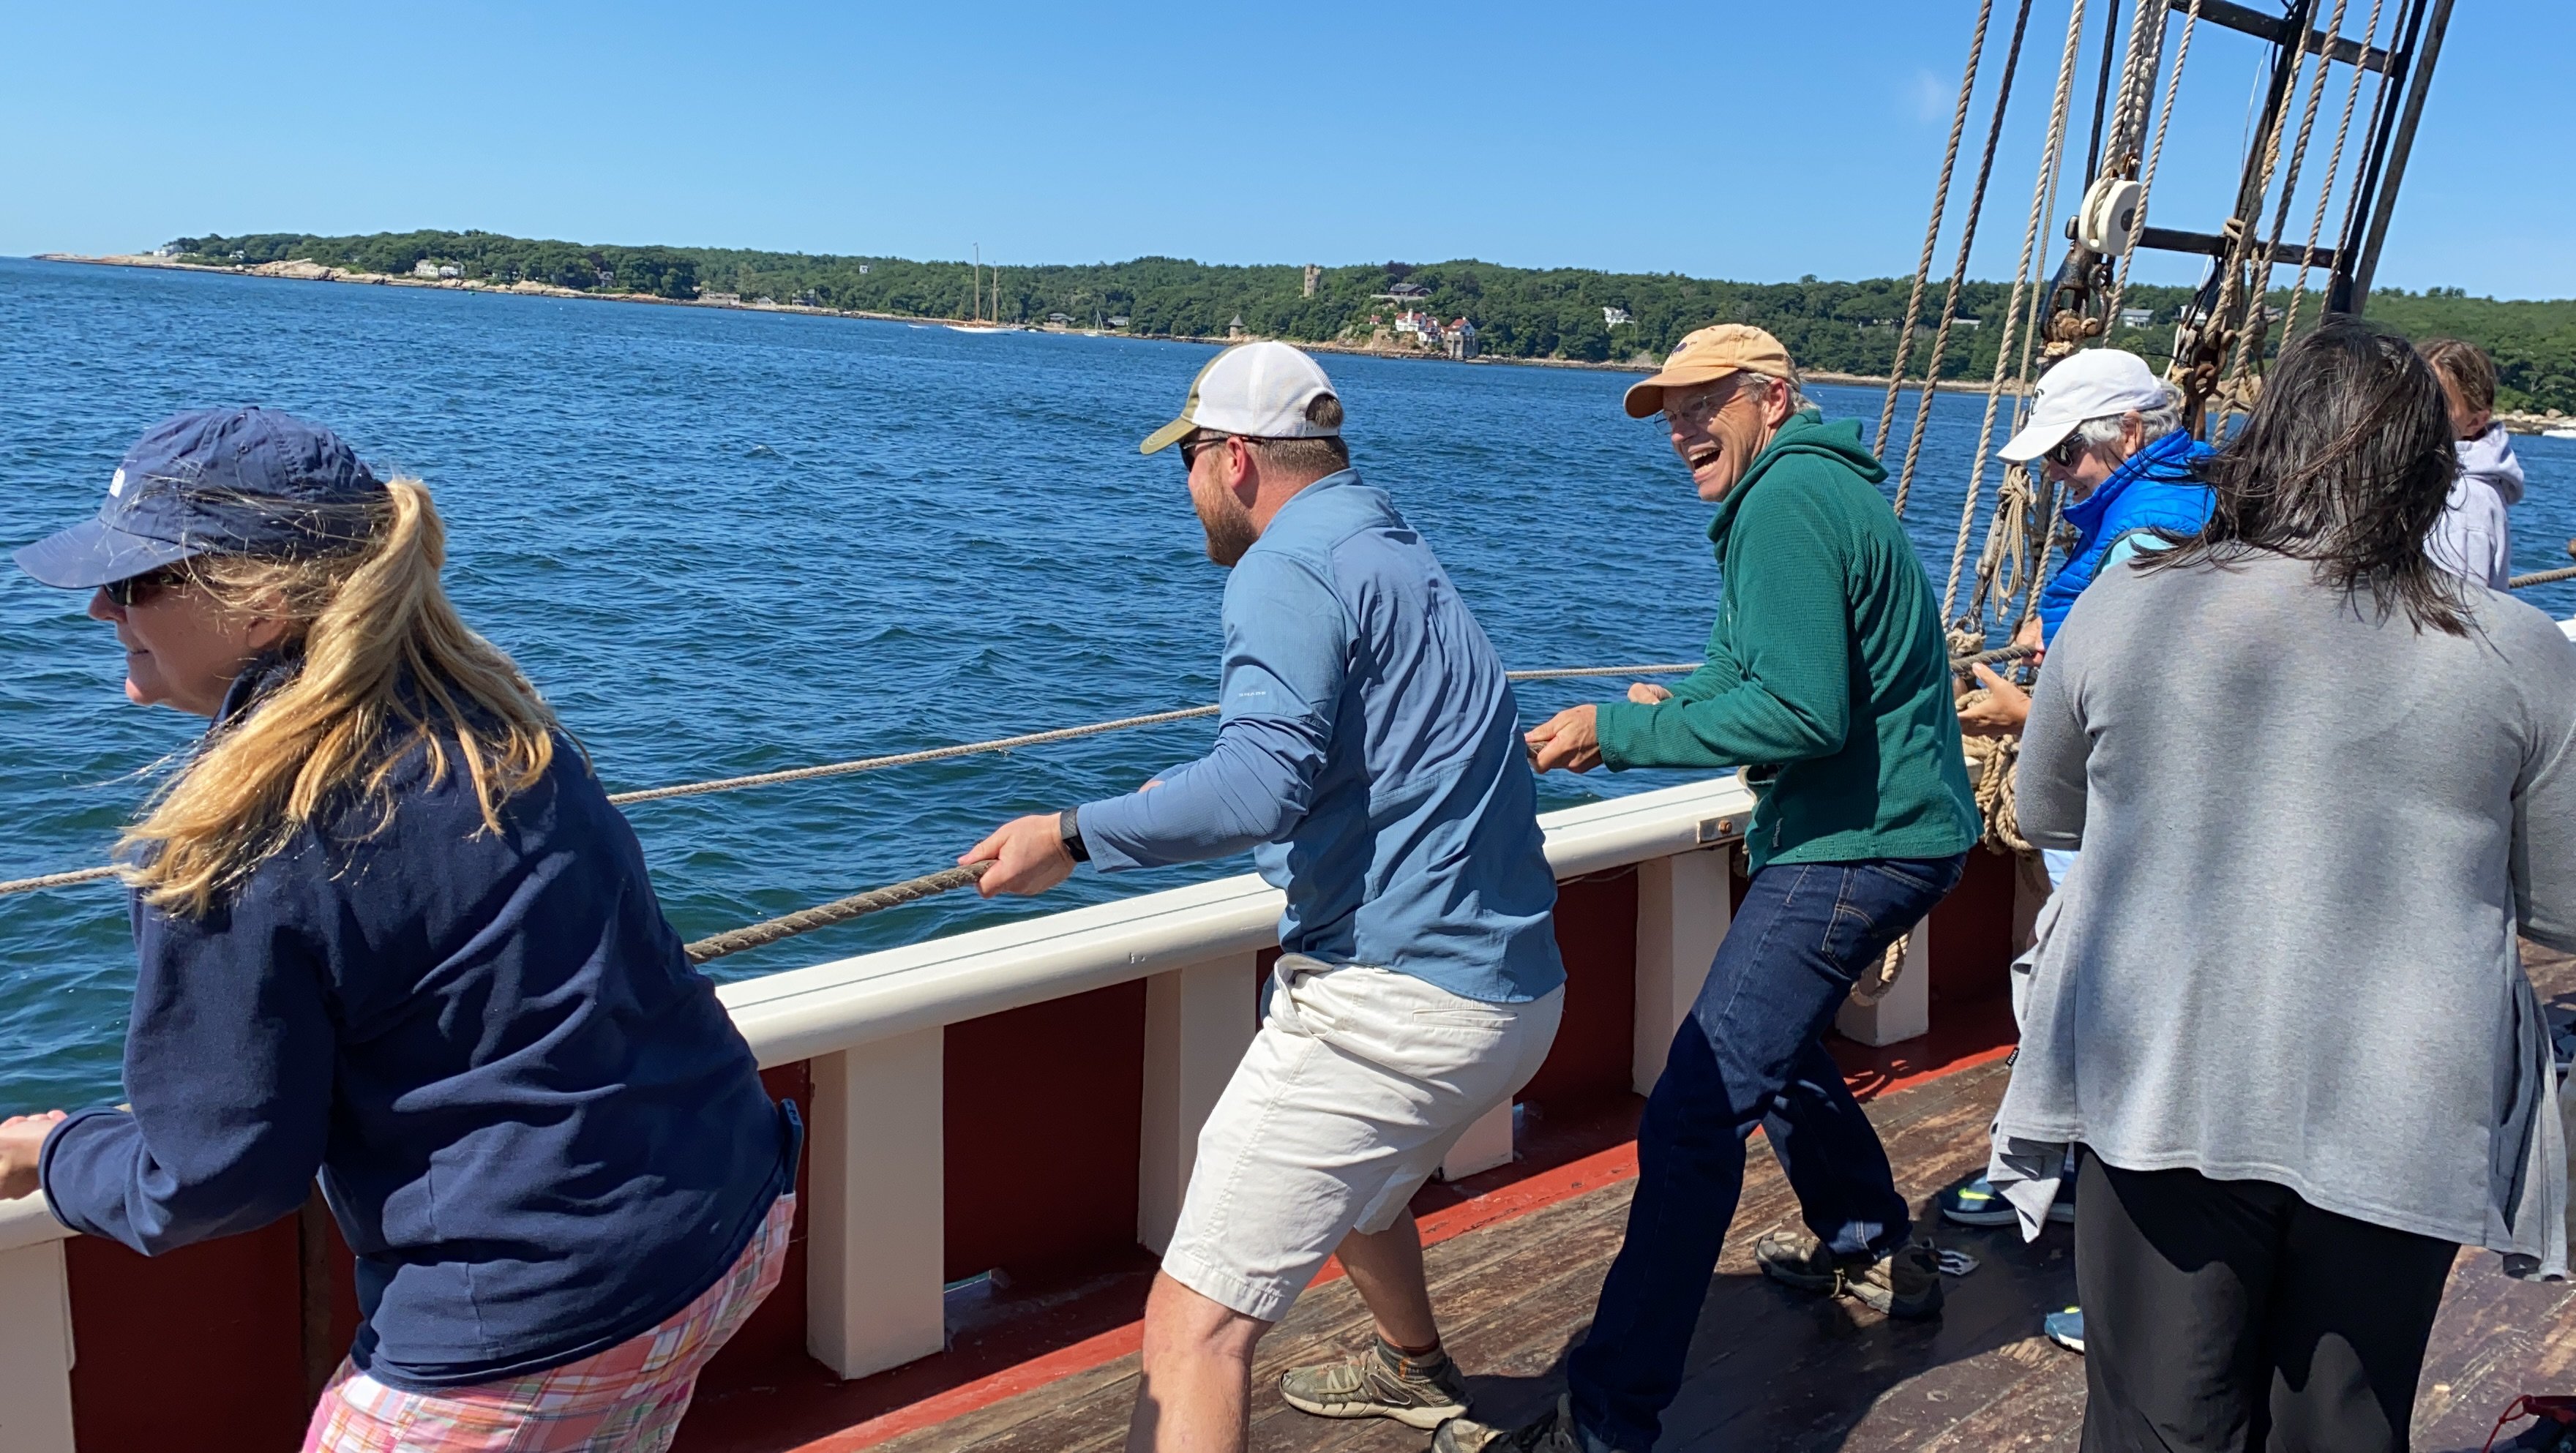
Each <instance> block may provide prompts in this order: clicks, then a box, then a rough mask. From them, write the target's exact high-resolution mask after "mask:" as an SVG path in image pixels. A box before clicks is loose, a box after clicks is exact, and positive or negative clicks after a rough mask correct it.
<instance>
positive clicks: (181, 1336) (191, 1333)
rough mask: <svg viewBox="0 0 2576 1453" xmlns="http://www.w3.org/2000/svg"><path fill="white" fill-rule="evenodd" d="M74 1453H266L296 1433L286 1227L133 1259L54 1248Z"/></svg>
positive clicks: (84, 1244) (105, 1244)
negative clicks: (181, 1452) (62, 1295)
mask: <svg viewBox="0 0 2576 1453" xmlns="http://www.w3.org/2000/svg"><path fill="white" fill-rule="evenodd" d="M63 1258H64V1263H65V1270H66V1273H67V1275H68V1277H69V1279H70V1282H71V1303H72V1346H73V1348H74V1352H75V1356H76V1358H77V1360H76V1361H75V1362H74V1363H73V1365H72V1426H73V1432H74V1435H75V1436H76V1438H77V1439H78V1441H79V1444H80V1447H81V1448H82V1450H83V1453H146V1450H158V1449H187V1450H189V1453H235V1450H239V1453H279V1450H281V1449H289V1448H293V1447H295V1446H296V1444H297V1442H298V1441H299V1440H300V1439H301V1438H302V1437H303V1435H304V1421H305V1415H306V1413H307V1411H308V1409H309V1404H308V1403H307V1402H306V1400H305V1396H304V1353H303V1338H302V1335H301V1334H302V1319H303V1299H302V1295H301V1292H300V1281H301V1279H300V1276H299V1264H300V1262H301V1260H302V1256H301V1252H300V1250H299V1248H298V1237H297V1232H296V1218H295V1217H293V1216H289V1217H287V1218H285V1219H284V1220H281V1221H277V1222H273V1223H271V1224H270V1225H268V1226H264V1227H262V1228H261V1229H259V1230H257V1231H252V1232H249V1233H247V1234H244V1235H240V1236H227V1237H225V1238H223V1239H222V1240H220V1241H208V1242H204V1243H201V1244H199V1245H196V1246H190V1247H185V1248H182V1249H180V1250H178V1251H173V1252H170V1253H168V1254H167V1255H164V1256H157V1257H152V1258H149V1259H146V1258H144V1257H142V1256H138V1255H136V1254H135V1253H134V1252H131V1251H128V1250H126V1249H125V1248H124V1247H122V1246H119V1245H117V1244H116V1243H115V1242H113V1241H107V1240H103V1239H101V1238H99V1237H95V1236H75V1237H73V1238H71V1239H70V1240H69V1241H67V1242H65V1243H63Z"/></svg>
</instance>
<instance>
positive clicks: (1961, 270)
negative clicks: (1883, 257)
mask: <svg viewBox="0 0 2576 1453" xmlns="http://www.w3.org/2000/svg"><path fill="white" fill-rule="evenodd" d="M2030 6H2031V0H2021V8H2020V10H2019V11H2018V12H2017V13H2016V14H2015V15H2014V17H2013V34H2012V45H2011V47H2010V48H2009V49H2007V50H2006V51H2005V52H2004V69H2003V78H2002V80H2001V81H2000V82H1999V83H1998V84H1997V86H1996V88H1995V111H1994V117H1993V119H1992V120H1991V121H1989V122H1988V123H1987V125H1986V146H1985V151H1984V153H1983V154H1982V155H1981V156H1980V157H1979V158H1978V160H1977V184H1976V186H1975V187H1973V188H1972V189H1970V191H1969V194H1968V216H1967V220H1966V222H1965V223H1964V224H1963V226H1962V227H1961V229H1960V232H1959V257H1958V261H1957V262H1955V263H1953V264H1952V265H1951V268H1950V284H1949V287H1948V288H1947V290H1946V291H1944V292H1943V294H1942V297H1941V324H1940V326H1939V327H1938V328H1937V329H1935V330H1934V332H1933V334H1932V357H1931V360H1930V361H1929V362H1928V363H1926V364H1925V365H1924V369H1923V387H1922V390H1921V391H1920V392H1919V393H1918V394H1917V395H1916V397H1915V400H1914V425H1913V427H1912V429H1911V430H1909V431H1908V432H1907V434H1906V436H1905V464H1904V467H1903V468H1901V469H1900V470H1898V471H1897V475H1896V517H1897V518H1898V519H1900V520H1901V519H1903V518H1905V502H1906V499H1907V498H1908V497H1909V496H1910V495H1911V494H1912V493H1913V492H1914V471H1915V466H1916V465H1917V464H1918V463H1920V462H1921V460H1922V458H1923V435H1924V429H1925V425H1926V424H1927V423H1928V422H1929V421H1930V419H1931V417H1932V398H1933V395H1935V394H1937V393H1939V392H1940V381H1941V363H1942V360H1944V359H1945V358H1947V357H1948V356H1949V352H1950V329H1951V325H1952V324H1954V323H1955V322H1957V321H1958V317H1959V300H1960V295H1961V294H1963V293H1964V292H1966V291H1967V285H1968V253H1969V250H1970V249H1972V248H1974V247H1975V246H1976V244H1977V223H1978V220H1979V219H1980V218H1982V217H1983V216H1984V215H1985V210H1986V190H1987V187H1988V184H1989V183H1990V181H1991V180H1992V178H1993V177H1994V174H1995V151H1996V148H1997V147H1998V146H1999V145H2000V143H2001V142H2002V140H2003V132H2004V111H2005V108H2006V107H2007V106H2008V105H2010V104H2011V101H2012V89H2013V76H2014V73H2015V72H2016V71H2018V70H2019V68H2020V66H2021V43H2022V37H2023V36H2024V35H2025V34H2026V33H2027V32H2028V30H2029V28H2030ZM1980 18H1981V19H1982V17H1980ZM1977 39H1978V42H1979V44H1983V42H1984V39H1985V32H1984V29H1983V27H1982V25H1981V26H1980V27H1979V30H1978V34H1977ZM1968 60H1969V65H1970V67H1971V75H1972V76H1973V74H1974V67H1975V65H1976V54H1975V52H1974V51H1971V52H1970V54H1969V58H1968ZM1945 185H1946V183H1945ZM1932 221H1933V225H1934V226H1935V227H1938V226H1939V225H1940V221H1941V214H1940V211H1939V209H1938V208H1935V209H1934V211H1933V214H1932ZM1905 359H1906V355H1905V353H1904V352H1903V351H1900V352H1899V353H1898V354H1897V367H1896V368H1894V369H1892V370H1890V373H1891V377H1890V378H1889V380H1888V390H1887V403H1886V405H1885V406H1884V408H1883V409H1882V411H1881V413H1880V415H1879V423H1878V435H1879V446H1878V447H1879V450H1880V452H1881V453H1882V454H1883V453H1884V452H1885V451H1886V447H1887V444H1886V440H1887V428H1888V423H1889V421H1890V418H1891V416H1892V415H1893V412H1894V410H1895V407H1896V391H1897V386H1898V382H1899V381H1900V380H1901V379H1902V378H1903V377H1904V363H1905Z"/></svg>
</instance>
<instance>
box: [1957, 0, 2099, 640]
mask: <svg viewBox="0 0 2576 1453" xmlns="http://www.w3.org/2000/svg"><path fill="white" fill-rule="evenodd" d="M2083 12H2084V6H2083V4H2082V0H2078V3H2077V4H2076V6H2075V8H2074V10H2073V12H2072V13H2071V14H2070V16H2069V18H2068V21H2067V24H2068V25H2069V27H2071V29H2070V32H2069V35H2068V49H2067V55H2066V59H2067V61H2068V62H2069V65H2068V67H2067V68H2066V69H2065V70H2063V71H2061V73H2060V77H2059V87H2060V97H2061V99H2060V103H2059V110H2058V114H2057V116H2056V118H2055V120H2056V129H2055V131H2054V132H2053V133H2052V135H2051V137H2050V145H2049V156H2050V158H2051V160H2052V163H2053V164H2052V165H2050V166H2048V167H2047V168H2046V169H2045V170H2044V171H2043V173H2042V175H2044V176H2045V177H2046V178H2047V190H2046V193H2045V196H2044V198H2043V199H2042V200H2041V202H2040V208H2039V212H2038V213H2035V214H2033V220H2034V221H2039V220H2042V219H2044V218H2046V217H2054V216H2056V215H2057V193H2058V189H2059V187H2060V186H2061V185H2062V184H2063V183H2064V181H2065V178H2066V142H2067V139H2068V138H2067V136H2066V129H2065V121H2066V117H2067V115H2068V114H2069V113H2068V111H2067V109H2066V104H2067V98H2068V97H2069V96H2070V95H2071V83H2072V81H2073V78H2074V72H2073V68H2072V62H2074V61H2075V60H2076V59H2077V58H2078V57H2079V56H2080V55H2081V53H2082V48H2081V45H2080V43H2079V42H2080V36H2081V32H2082V29H2083V25H2084V13H2083ZM2038 260H2039V262H2041V263H2042V264H2044V263H2045V262H2046V261H2047V259H2046V256H2045V255H2044V254H2043V255H2041V256H2040V257H2039V259H2038ZM2031 287H2032V293H2031V299H2030V313H2029V315H2028V316H2027V318H2026V319H2025V320H2024V322H2023V324H2022V337H2021V366H2020V369H2019V371H2018V372H2017V374H2016V375H2015V382H2016V384H2017V385H2018V387H2017V388H2016V389H2015V391H2014V397H2013V406H2012V419H2011V426H2012V428H2014V429H2016V430H2018V429H2019V428H2020V427H2021V426H2022V424H2023V422H2024V421H2025V420H2026V419H2027V418H2028V417H2029V409H2030V406H2031V363H2032V360H2033V355H2034V352H2039V342H2040V335H2041V332H2042V324H2043V322H2044V320H2045V319H2046V318H2047V317H2048V310H2049V305H2050V294H2051V289H2050V288H2049V287H2048V285H2046V284H2045V283H2043V282H2042V281H2041V274H2039V273H2037V272H2033V273H2032V274H2031ZM2039 356H2040V357H2042V358H2045V357H2046V353H2045V352H2039ZM2016 479H2018V480H2019V481H2020V492H2021V494H2023V495H2026V496H2027V498H2026V499H2025V500H2024V501H2023V503H2022V506H2021V509H2020V511H2019V513H2018V514H2017V516H2016V519H2017V522H2018V524H2019V528H2018V529H2017V530H2015V531H2013V532H2011V533H2009V534H2007V533H2005V532H2004V531H2003V530H2002V529H2001V528H2000V527H2001V525H2002V523H2003V519H2004V515H2003V511H2002V509H2001V506H2002V503H2003V497H2004V493H2005V492H2006V490H2005V486H1998V487H1997V494H1996V505H1997V513H1996V515H1995V516H1994V518H1992V519H1990V520H1989V521H1988V522H1987V525H1986V548H1985V549H1984V550H1982V551H1980V552H1979V554H1978V559H1977V585H1976V589H1975V591H1974V592H1973V593H1972V594H1971V595H1970V597H1969V606H1968V613H1969V614H1970V615H1977V614H1980V613H1981V612H1983V611H1984V610H1985V609H1987V608H1988V607H1989V606H1991V607H1992V609H1993V611H1994V618H1995V620H1996V621H1997V622H2001V621H2002V620H2003V611H2004V606H2005V604H2006V603H2007V602H2009V601H2011V600H2012V599H2013V598H2014V597H2015V596H2016V595H2017V594H2018V593H2019V592H2020V591H2021V589H2022V588H2023V586H2025V585H2026V584H2031V583H2032V582H2033V580H2034V577H2036V576H2037V574H2038V573H2039V570H2040V568H2041V566H2040V561H2039V560H2034V558H2033V557H2034V555H2036V556H2038V557H2040V560H2044V559H2045V557H2046V555H2047V550H2048V539H2047V536H2046V535H2045V534H2043V535H2041V536H2039V537H2038V538H2037V539H2036V540H2034V539H2033V537H2032V536H2031V533H2030V523H2031V520H2032V519H2033V518H2034V510H2033V508H2032V507H2033V506H2036V505H2038V504H2039V503H2040V502H2041V496H2042V495H2043V494H2044V493H2047V492H2048V491H2047V490H2046V488H2045V487H2044V486H2043V484H2042V481H2041V480H2040V479H2039V477H2038V476H2037V475H2035V474H2033V473H2032V472H2031V468H2030V466H2029V465H2028V464H2027V463H2024V464H2014V465H2008V466H2006V467H2005V470H2004V481H2005V485H2010V484H2011V483H2012V481H2014V480H2016ZM2036 513H2037V515H2039V516H2046V515H2048V511H2046V510H2040V511H2037V512H2036ZM2007 564H2009V565H2010V566H2011V569H2010V570H2009V572H2007V571H2006V569H2005V566H2006V565H2007ZM1999 582H2000V584H2001V586H2002V589H2001V590H2000V591H1998V590H1997V585H1998V583H1999Z"/></svg>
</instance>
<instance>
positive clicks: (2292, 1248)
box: [2075, 1155, 2459, 1453]
mask: <svg viewBox="0 0 2576 1453" xmlns="http://www.w3.org/2000/svg"><path fill="white" fill-rule="evenodd" d="M2078 1174H2079V1177H2080V1182H2081V1188H2080V1191H2079V1193H2078V1195H2077V1204H2078V1205H2080V1206H2082V1207H2083V1208H2084V1209H2083V1213H2082V1214H2081V1215H2079V1216H2077V1217H2076V1220H2075V1276H2076V1286H2077V1290H2078V1291H2079V1292H2080V1294H2081V1296H2082V1300H2083V1303H2084V1380H2085V1389H2086V1392H2087V1394H2088V1398H2087V1401H2086V1403H2085V1407H2084V1453H2151V1450H2152V1453H2170V1450H2174V1449H2209V1450H2224V1453H2255V1450H2268V1453H2310V1450H2313V1453H2404V1450H2405V1448H2406V1446H2407V1433H2408V1424H2409V1423H2410V1422H2411V1421H2412V1419H2413V1416H2414V1411H2415V1379H2416V1377H2417V1375H2418V1374H2420V1373H2421V1372H2422V1371H2423V1367H2424V1344H2425V1343H2426V1341H2428V1340H2429V1339H2430V1338H2431V1337H2432V1335H2433V1314H2434V1313H2435V1312H2436V1311H2437V1310H2439V1309H2440V1307H2441V1304H2442V1287H2443V1284H2444V1282H2445V1281H2446V1280H2447V1279H2448V1278H2449V1276H2450V1271H2451V1262H2452V1259H2453V1257H2454V1255H2455V1254H2456V1253H2457V1251H2458V1249H2459V1248H2457V1247H2455V1246H2453V1245H2452V1244H2451V1243H2449V1242H2447V1241H2437V1240H2435V1239H2433V1238H2432V1237H2430V1236H2418V1235H2416V1234H2414V1233H2413V1232H2410V1231H2392V1230H2390V1229H2389V1228H2387V1227H2385V1226H2374V1225H2372V1224H2370V1223H2369V1222H2366V1221H2356V1220H2354V1219H2353V1218H2351V1217H2350V1216H2341V1215H2337V1214H2335V1213H2334V1212H2332V1211H2320V1210H2318V1209H2317V1208H2316V1207H2314V1206H2311V1205H2309V1204H2308V1203H2307V1202H2306V1201H2304V1200H2301V1199H2300V1198H2299V1196H2298V1193H2297V1192H2295V1191H2292V1190H2290V1189H2289V1188H2288V1187H2286V1186H2278V1185H2274V1184H2272V1183H2271V1182H2269V1181H2216V1180H2211V1179H2210V1178H2209V1177H2207V1176H2204V1175H2202V1174H2201V1173H2200V1172H2198V1171H2192V1170H2161V1171H2129V1170H2121V1169H2119V1168H2118V1167H2116V1166H2110V1165H2105V1164H2103V1163H2102V1158H2101V1157H2100V1156H2098V1155H2087V1156H2085V1157H2084V1168H2083V1170H2082V1171H2081V1172H2079V1173H2078Z"/></svg>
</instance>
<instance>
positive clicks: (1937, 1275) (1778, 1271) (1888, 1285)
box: [1753, 1231, 1941, 1320]
mask: <svg viewBox="0 0 2576 1453" xmlns="http://www.w3.org/2000/svg"><path fill="white" fill-rule="evenodd" d="M1753 1261H1754V1264H1755V1265H1757V1266H1759V1267H1761V1268H1762V1274H1763V1275H1764V1276H1767V1277H1769V1278H1771V1279H1772V1280H1773V1281H1776V1282H1779V1283H1780V1284H1781V1285H1783V1286H1791V1287H1796V1288H1797V1289H1798V1290H1800V1291H1802V1292H1813V1293H1815V1294H1816V1295H1818V1296H1846V1297H1850V1298H1851V1299H1853V1300H1854V1301H1857V1302H1859V1303H1860V1304H1861V1305H1862V1306H1865V1307H1872V1308H1875V1309H1876V1310H1878V1311H1882V1312H1885V1313H1886V1314H1887V1315H1889V1316H1891V1317H1902V1318H1906V1319H1909V1320H1911V1319H1915V1318H1922V1317H1936V1316H1939V1315H1940V1313H1941V1261H1940V1256H1939V1254H1938V1253H1937V1252H1935V1251H1934V1250H1933V1249H1932V1246H1931V1243H1929V1242H1925V1241H1916V1242H1912V1243H1910V1244H1908V1245H1905V1246H1902V1247H1899V1248H1898V1249H1897V1250H1896V1252H1895V1253H1894V1254H1893V1255H1889V1256H1882V1257H1880V1258H1879V1259H1878V1260H1876V1261H1873V1262H1867V1263H1862V1262H1848V1263H1846V1262H1842V1261H1837V1260H1836V1259H1835V1258H1834V1255H1833V1253H1831V1252H1829V1251H1827V1250H1825V1248H1824V1245H1823V1244H1822V1243H1821V1242H1819V1241H1817V1240H1816V1238H1815V1237H1813V1236H1808V1235H1805V1234H1803V1233H1800V1232H1796V1231H1767V1232H1764V1233H1763V1236H1762V1239H1761V1240H1759V1241H1756V1242H1754V1243H1753Z"/></svg>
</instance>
